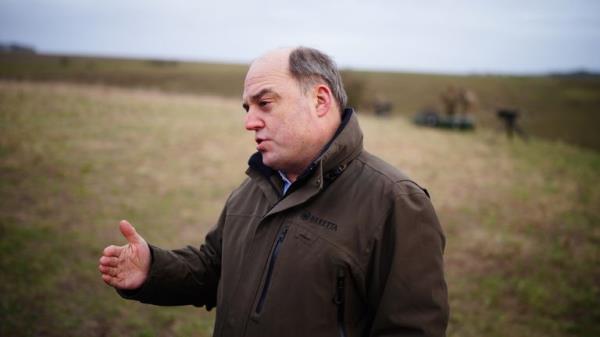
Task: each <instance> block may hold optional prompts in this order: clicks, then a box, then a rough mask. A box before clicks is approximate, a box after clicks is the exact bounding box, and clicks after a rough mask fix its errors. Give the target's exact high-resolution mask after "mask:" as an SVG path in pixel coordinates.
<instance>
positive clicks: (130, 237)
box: [119, 220, 141, 244]
mask: <svg viewBox="0 0 600 337" xmlns="http://www.w3.org/2000/svg"><path fill="white" fill-rule="evenodd" d="M119 228H120V229H121V234H123V236H124V237H125V239H127V242H129V243H134V244H135V243H140V241H141V240H140V236H139V235H138V233H137V232H136V231H135V228H133V226H132V225H131V224H130V223H129V222H128V221H127V220H121V222H120V223H119Z"/></svg>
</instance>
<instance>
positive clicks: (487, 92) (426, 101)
mask: <svg viewBox="0 0 600 337" xmlns="http://www.w3.org/2000/svg"><path fill="white" fill-rule="evenodd" d="M246 70H247V66H246V65H231V64H230V65H226V64H211V63H193V62H175V61H161V60H131V59H129V60H128V59H114V58H94V57H75V56H58V55H55V56H48V55H35V54H31V55H28V54H0V79H13V80H14V79H18V80H35V81H68V82H74V83H93V84H105V85H113V86H119V87H137V88H140V87H141V88H152V89H159V90H162V91H166V92H179V93H192V94H209V95H219V96H223V97H232V98H235V99H238V100H239V97H240V95H241V83H242V81H243V78H244V74H245V72H246ZM343 76H344V80H345V82H346V87H347V88H348V90H349V94H350V96H351V100H352V101H353V102H357V103H358V104H359V105H361V110H362V111H363V112H368V111H369V110H370V109H371V103H372V102H373V100H374V98H375V97H376V96H379V97H382V98H383V99H386V100H389V101H390V102H391V103H393V114H395V115H401V116H405V117H412V116H413V115H414V114H415V113H416V112H417V111H418V110H420V109H422V108H423V107H427V106H430V107H434V108H437V109H438V110H441V104H440V99H439V96H440V94H441V93H442V91H443V90H444V89H445V88H446V87H447V86H449V85H453V86H456V87H462V88H469V89H471V90H473V91H474V92H475V93H476V94H477V95H478V97H479V101H480V104H479V105H480V109H479V110H478V111H477V113H475V114H474V118H475V119H476V120H477V123H478V125H479V126H482V127H485V128H488V129H494V130H500V129H501V128H502V125H501V123H500V122H499V120H498V119H497V118H496V116H495V111H496V109H497V108H499V107H517V108H520V109H521V110H522V114H521V117H520V123H521V124H522V126H523V128H524V129H525V130H526V131H527V132H528V133H530V134H532V135H534V136H538V137H543V138H546V139H550V140H561V141H563V142H566V143H571V144H576V145H580V146H585V147H587V148H592V149H595V150H600V136H599V134H598V132H597V126H598V125H600V76H587V77H586V76H579V77H568V76H537V77H517V76H491V75H490V76H484V75H478V76H448V75H433V74H410V73H382V72H363V71H350V70H348V71H345V72H344V74H343Z"/></svg>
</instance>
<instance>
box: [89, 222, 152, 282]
mask: <svg viewBox="0 0 600 337" xmlns="http://www.w3.org/2000/svg"><path fill="white" fill-rule="evenodd" d="M119 227H120V229H121V234H123V236H124V237H125V239H127V242H128V243H127V244H126V245H124V246H120V247H119V246H112V245H111V246H108V247H106V248H104V251H103V252H102V257H100V264H99V266H98V269H99V270H100V273H101V274H102V280H104V282H106V284H108V285H110V286H113V287H115V288H119V289H137V288H139V287H140V286H141V285H142V284H143V283H144V281H146V278H147V277H148V271H149V270H150V248H149V247H148V243H147V242H146V240H144V238H142V237H141V236H140V235H139V234H138V233H137V232H136V231H135V228H133V226H132V225H131V224H130V223H129V222H127V221H126V220H122V221H121V222H120V223H119Z"/></svg>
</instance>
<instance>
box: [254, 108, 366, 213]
mask: <svg viewBox="0 0 600 337" xmlns="http://www.w3.org/2000/svg"><path fill="white" fill-rule="evenodd" d="M362 149H363V134H362V131H361V130H360V126H359V125H358V119H357V117H356V113H355V112H354V111H353V109H351V108H347V109H345V110H344V114H343V117H342V122H341V124H340V126H339V128H338V129H337V131H336V133H335V134H334V136H333V138H332V139H331V140H330V141H329V142H328V143H327V144H326V145H325V146H324V147H323V150H322V151H321V153H320V155H319V156H318V157H317V158H316V159H315V160H314V161H313V162H312V163H311V164H310V165H309V166H308V167H307V168H306V170H304V172H303V173H302V174H301V175H300V176H299V177H298V179H296V181H295V182H294V183H293V184H292V186H291V187H290V190H289V191H288V193H287V194H286V196H285V198H283V199H280V197H281V189H282V183H281V178H280V177H279V175H278V174H277V171H275V170H273V169H272V168H270V167H268V166H266V165H264V164H263V162H262V155H261V153H259V152H256V153H255V154H253V155H252V156H251V157H250V159H249V160H248V166H249V168H248V170H247V171H246V174H247V175H248V176H249V177H250V178H251V179H252V180H254V181H256V183H257V184H258V186H259V187H261V189H262V190H263V192H264V193H265V195H266V196H267V198H268V199H273V198H275V199H280V200H275V202H276V201H280V202H278V204H277V205H276V206H275V207H274V208H273V209H272V210H271V212H269V213H274V212H276V211H278V210H279V211H280V210H283V209H285V208H289V207H293V206H295V205H297V204H300V203H302V202H304V201H306V200H308V199H309V198H310V197H312V196H314V195H315V194H317V193H318V192H319V191H320V190H321V189H323V188H324V187H326V186H327V185H328V184H329V183H331V182H332V181H333V180H335V178H337V177H338V176H339V175H340V174H342V173H343V171H344V170H345V168H346V166H347V165H348V164H349V163H350V161H352V160H353V159H354V158H356V157H357V156H358V155H359V154H360V152H361V151H362ZM274 192H275V194H274Z"/></svg>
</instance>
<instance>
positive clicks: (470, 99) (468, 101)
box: [457, 88, 479, 118]
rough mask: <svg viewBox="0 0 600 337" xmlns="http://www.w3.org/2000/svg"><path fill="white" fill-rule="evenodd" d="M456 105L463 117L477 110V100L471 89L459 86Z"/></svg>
mask: <svg viewBox="0 0 600 337" xmlns="http://www.w3.org/2000/svg"><path fill="white" fill-rule="evenodd" d="M457 103H458V107H459V110H460V113H461V114H462V116H463V118H466V117H467V116H468V115H473V114H474V113H475V112H476V111H477V107H478V105H479V100H478V99H477V95H476V94H475V92H474V91H473V90H470V89H466V88H461V89H460V91H459V94H458V99H457Z"/></svg>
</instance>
